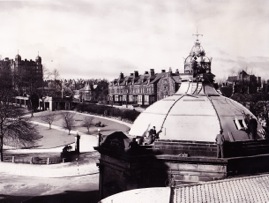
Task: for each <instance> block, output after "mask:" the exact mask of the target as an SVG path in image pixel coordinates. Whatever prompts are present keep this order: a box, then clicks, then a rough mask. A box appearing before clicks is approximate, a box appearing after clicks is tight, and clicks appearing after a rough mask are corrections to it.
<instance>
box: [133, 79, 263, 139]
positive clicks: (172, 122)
mask: <svg viewBox="0 0 269 203" xmlns="http://www.w3.org/2000/svg"><path fill="white" fill-rule="evenodd" d="M247 114H249V115H251V116H254V115H253V114H252V113H251V112H250V111H249V110H248V109H247V108H245V107H244V106H243V105H241V104H239V103H238V102H236V101H234V100H232V99H229V98H227V97H224V96H222V95H220V94H219V93H218V92H217V91H216V90H215V89H214V88H213V87H212V86H211V85H210V84H207V83H205V82H202V81H200V82H194V81H185V82H183V83H182V84H181V87H180V89H179V90H178V92H177V93H176V94H174V95H173V96H170V97H166V98H164V99H162V100H160V101H158V102H156V103H154V104H152V105H151V106H149V107H148V108H147V109H146V110H145V111H144V112H142V113H141V114H140V115H139V116H138V118H137V119H136V120H135V122H134V124H133V125H132V128H131V129H130V132H129V134H130V135H133V136H141V135H143V134H144V133H145V132H147V131H148V130H149V129H150V128H151V127H152V126H156V130H157V131H159V130H162V132H161V133H160V134H159V136H160V139H163V140H188V141H206V142H215V138H216V135H217V134H218V133H219V132H220V130H221V129H222V130H223V134H224V137H225V140H227V141H243V140H248V139H249V136H248V134H247V133H246V131H245V130H243V128H244V127H246V124H245V121H244V118H245V115H247ZM258 131H262V127H261V126H260V125H258ZM258 135H259V136H260V137H263V135H262V134H261V133H260V132H259V133H258Z"/></svg>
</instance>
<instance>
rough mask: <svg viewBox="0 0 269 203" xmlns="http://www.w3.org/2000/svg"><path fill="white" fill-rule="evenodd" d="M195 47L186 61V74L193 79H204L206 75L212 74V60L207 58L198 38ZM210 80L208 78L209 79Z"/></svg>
mask: <svg viewBox="0 0 269 203" xmlns="http://www.w3.org/2000/svg"><path fill="white" fill-rule="evenodd" d="M194 35H196V36H197V39H196V40H195V43H194V46H193V47H192V49H191V51H190V53H189V56H188V57H187V58H186V59H185V61H184V73H185V74H190V75H192V76H193V78H194V79H195V78H198V77H199V78H204V77H205V74H209V75H212V74H211V59H210V58H208V57H207V56H206V53H205V50H204V49H203V47H202V46H201V43H200V41H199V39H198V36H199V35H201V34H198V33H197V34H194ZM201 36H202V35H201ZM207 78H208V77H207Z"/></svg>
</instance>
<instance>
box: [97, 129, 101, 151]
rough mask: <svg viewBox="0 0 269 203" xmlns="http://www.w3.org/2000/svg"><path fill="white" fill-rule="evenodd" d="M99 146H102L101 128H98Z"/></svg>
mask: <svg viewBox="0 0 269 203" xmlns="http://www.w3.org/2000/svg"><path fill="white" fill-rule="evenodd" d="M97 131H98V147H100V143H101V141H102V135H101V133H100V128H98V130H97Z"/></svg>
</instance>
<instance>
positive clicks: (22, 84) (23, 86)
mask: <svg viewBox="0 0 269 203" xmlns="http://www.w3.org/2000/svg"><path fill="white" fill-rule="evenodd" d="M12 69H13V77H14V88H15V89H16V90H18V91H19V93H23V94H31V93H32V92H34V91H35V90H36V89H37V88H39V87H42V85H43V66H42V58H41V57H40V56H37V57H36V59H35V61H33V60H32V59H31V60H27V59H25V60H22V59H21V56H20V55H19V54H18V55H16V57H15V60H14V62H13V66H12Z"/></svg>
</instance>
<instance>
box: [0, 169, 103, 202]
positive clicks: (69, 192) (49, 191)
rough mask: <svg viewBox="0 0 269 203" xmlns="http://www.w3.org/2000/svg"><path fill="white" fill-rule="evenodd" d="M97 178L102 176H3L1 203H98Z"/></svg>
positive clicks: (0, 186) (0, 184)
mask: <svg viewBox="0 0 269 203" xmlns="http://www.w3.org/2000/svg"><path fill="white" fill-rule="evenodd" d="M11 176H12V177H11ZM98 178H99V174H94V175H85V176H76V177H60V178H48V177H44V178H43V177H29V176H14V175H10V174H5V173H0V191H1V192H0V202H3V203H17V202H24V203H32V202H43V203H62V202H63V203H66V202H79V203H80V202H82V203H83V202H87V203H89V202H90V203H96V202H97V201H98Z"/></svg>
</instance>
